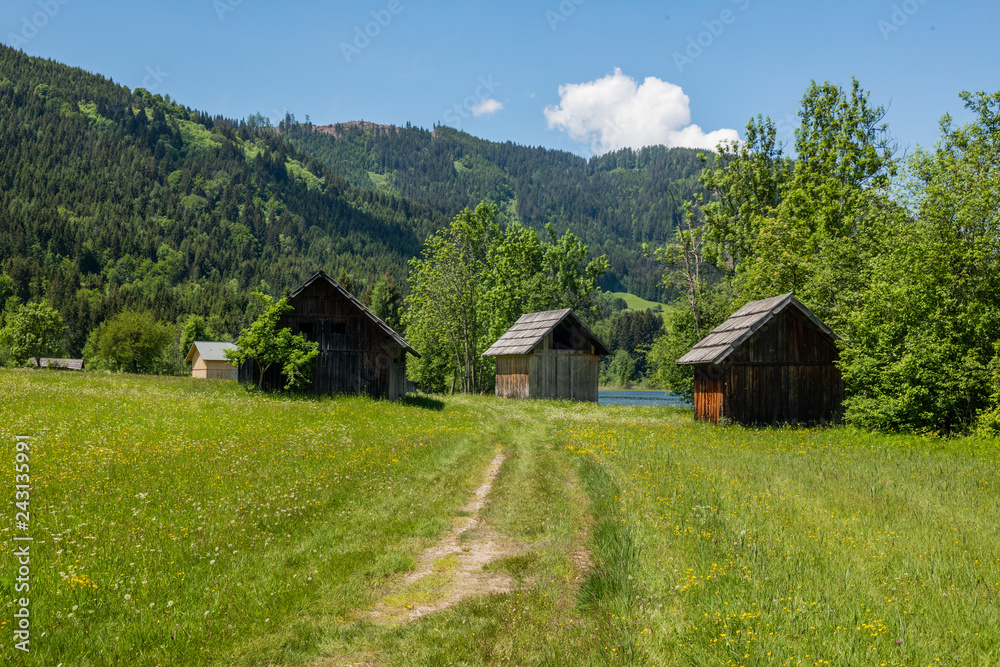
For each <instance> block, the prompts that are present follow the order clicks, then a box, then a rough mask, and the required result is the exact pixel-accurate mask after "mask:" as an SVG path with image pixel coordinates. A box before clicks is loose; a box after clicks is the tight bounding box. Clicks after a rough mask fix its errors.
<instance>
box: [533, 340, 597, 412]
mask: <svg viewBox="0 0 1000 667" xmlns="http://www.w3.org/2000/svg"><path fill="white" fill-rule="evenodd" d="M530 359H531V362H530V367H529V384H530V389H529V394H530V396H531V398H559V399H565V400H570V401H591V402H594V403H596V402H597V384H598V359H597V355H594V354H585V353H580V352H574V351H570V350H546V351H544V352H541V353H538V354H535V355H532V356H531V358H530Z"/></svg>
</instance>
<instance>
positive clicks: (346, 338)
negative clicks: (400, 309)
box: [239, 271, 420, 401]
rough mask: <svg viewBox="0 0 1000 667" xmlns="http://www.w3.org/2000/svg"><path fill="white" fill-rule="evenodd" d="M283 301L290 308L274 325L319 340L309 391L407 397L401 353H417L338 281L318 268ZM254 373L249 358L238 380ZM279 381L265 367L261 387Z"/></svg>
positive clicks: (277, 375)
mask: <svg viewBox="0 0 1000 667" xmlns="http://www.w3.org/2000/svg"><path fill="white" fill-rule="evenodd" d="M288 304H289V305H290V306H292V310H290V311H289V312H287V313H285V314H284V315H282V316H281V319H279V320H278V328H279V329H280V328H285V327H288V328H289V329H291V330H292V333H293V334H302V335H303V336H304V337H305V338H306V339H307V340H310V341H315V342H317V343H318V344H319V355H318V356H317V357H316V358H315V359H314V360H313V367H312V381H311V384H310V387H309V390H310V391H312V392H313V393H317V394H366V395H368V396H372V397H374V398H386V399H389V400H391V401H394V400H396V399H398V398H400V397H402V396H405V395H406V387H407V381H406V355H407V354H412V355H413V356H415V357H419V356H420V355H419V354H418V353H417V351H416V350H414V349H413V348H412V347H410V345H409V344H408V343H407V342H406V341H405V340H403V338H402V336H400V335H399V334H398V333H396V332H395V331H394V330H393V329H392V327H390V326H389V325H388V324H386V323H385V322H383V321H382V320H380V319H379V318H378V317H376V316H375V314H374V313H372V312H371V311H370V310H368V309H367V308H365V306H364V305H363V304H362V303H361V302H360V301H358V300H357V299H356V298H354V296H353V295H352V294H351V293H350V292H348V291H347V290H345V289H344V288H343V287H341V286H340V284H339V283H337V281H335V280H334V279H333V278H331V277H330V276H328V275H326V273H324V272H323V271H318V272H316V273H315V274H313V275H312V277H310V278H309V279H308V280H307V281H305V283H303V284H302V286H301V287H299V288H298V289H297V290H295V291H294V292H292V293H291V295H290V296H289V297H288ZM257 372H258V369H257V366H256V364H254V363H253V362H248V363H245V364H242V365H241V366H240V370H239V379H240V382H251V383H254V382H256V381H257ZM284 384H285V382H284V380H283V378H282V377H281V371H280V369H278V368H273V367H272V368H270V369H268V372H267V374H266V375H265V377H264V382H263V385H264V386H265V387H267V388H280V387H283V386H284Z"/></svg>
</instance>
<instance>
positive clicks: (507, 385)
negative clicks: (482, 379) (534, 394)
mask: <svg viewBox="0 0 1000 667" xmlns="http://www.w3.org/2000/svg"><path fill="white" fill-rule="evenodd" d="M528 364H529V357H528V355H526V354H519V355H510V356H505V357H497V382H496V384H497V396H503V397H504V398H528V397H529V396H530V393H529V384H528Z"/></svg>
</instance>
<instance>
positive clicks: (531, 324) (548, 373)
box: [483, 308, 608, 402]
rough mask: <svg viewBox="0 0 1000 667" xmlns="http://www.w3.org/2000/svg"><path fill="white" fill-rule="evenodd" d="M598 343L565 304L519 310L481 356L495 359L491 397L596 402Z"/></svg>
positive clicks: (603, 349) (601, 348)
mask: <svg viewBox="0 0 1000 667" xmlns="http://www.w3.org/2000/svg"><path fill="white" fill-rule="evenodd" d="M603 354H608V349H607V348H606V347H605V346H604V343H602V342H601V341H599V340H598V339H597V336H595V335H594V334H592V333H591V332H590V329H588V328H587V326H586V325H585V324H584V323H583V322H581V321H580V320H579V319H578V318H577V316H576V315H574V314H573V311H572V310H570V309H569V308H566V309H564V310H548V311H545V312H542V313H528V314H526V315H522V316H521V317H520V318H519V319H518V320H517V322H515V323H514V325H513V326H511V328H510V329H508V330H507V333H505V334H504V335H503V336H501V337H500V339H499V340H498V341H497V342H495V343H493V345H491V346H490V348H489V349H488V350H486V352H484V353H483V356H490V357H496V358H497V396H503V397H505V398H562V399H568V400H571V401H594V402H596V401H597V381H598V370H597V364H598V357H599V356H600V355H603Z"/></svg>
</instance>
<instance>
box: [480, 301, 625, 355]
mask: <svg viewBox="0 0 1000 667" xmlns="http://www.w3.org/2000/svg"><path fill="white" fill-rule="evenodd" d="M566 319H568V320H570V321H571V322H572V323H573V324H575V325H576V326H577V328H578V329H579V330H580V333H582V334H583V336H584V338H586V339H587V341H588V342H589V343H590V344H591V345H593V346H594V348H595V349H596V351H597V354H610V352H609V351H608V348H606V347H605V346H604V343H602V342H601V341H600V340H598V338H597V336H595V335H594V334H592V333H591V332H590V329H588V328H587V325H585V324H584V323H583V322H581V321H580V319H579V318H578V317H577V316H576V315H574V314H573V311H572V310H570V309H569V308H563V309H562V310H545V311H542V312H540V313H526V314H524V315H521V317H519V318H518V319H517V322H514V324H513V325H511V327H510V329H507V333H505V334H504V335H502V336H500V339H499V340H497V342H495V343H493V345H491V346H490V348H489V349H488V350H486V351H485V352H483V356H484V357H500V356H505V355H508V354H531V353H532V351H533V350H534V349H535V346H536V345H538V344H539V343H540V342H542V339H543V338H545V337H546V336H547V335H548V334H549V332H550V331H552V330H553V329H555V328H556V326H558V325H559V323H560V322H562V321H563V320H566Z"/></svg>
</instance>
